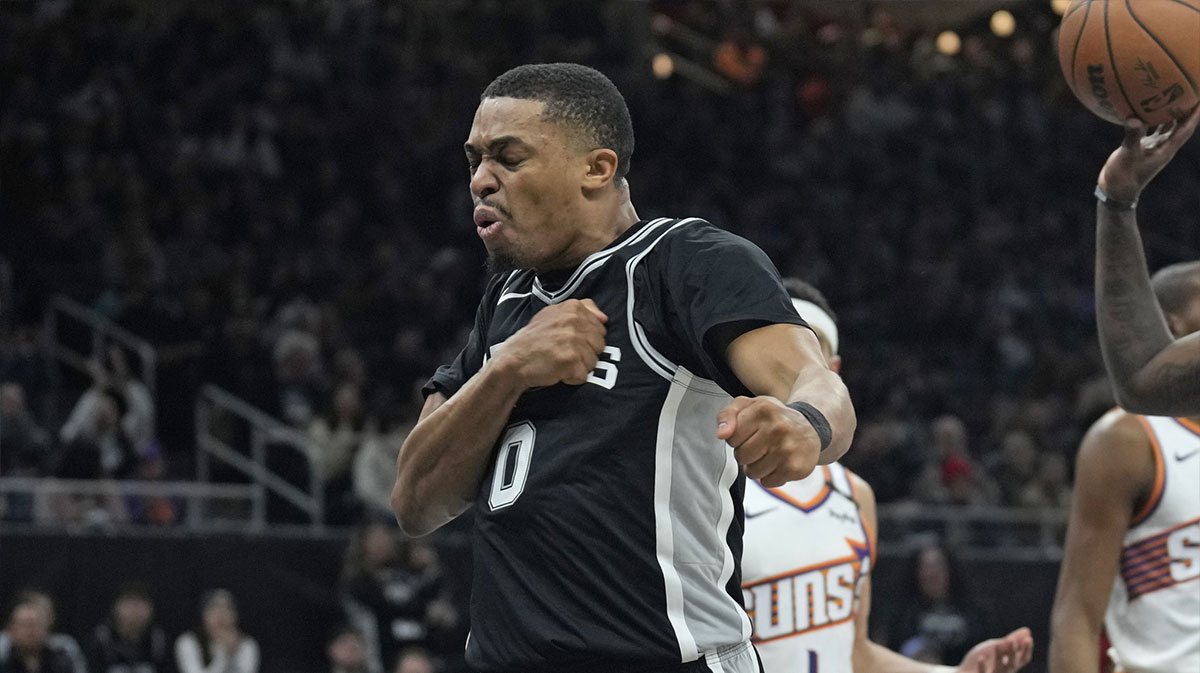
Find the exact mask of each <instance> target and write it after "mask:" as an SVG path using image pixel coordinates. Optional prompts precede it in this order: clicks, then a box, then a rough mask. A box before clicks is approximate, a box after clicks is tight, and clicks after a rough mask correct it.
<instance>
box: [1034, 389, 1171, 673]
mask: <svg viewBox="0 0 1200 673" xmlns="http://www.w3.org/2000/svg"><path fill="white" fill-rule="evenodd" d="M1139 425H1140V423H1139V421H1138V419H1137V417H1136V416H1132V415H1130V414H1127V413H1125V412H1123V411H1120V410H1116V411H1111V412H1109V413H1108V415H1106V416H1105V417H1104V418H1102V419H1100V420H1099V421H1097V422H1096V424H1095V425H1093V426H1092V428H1091V430H1089V431H1088V434H1087V435H1086V436H1085V437H1084V439H1083V444H1082V445H1081V446H1080V448H1079V457H1078V458H1077V459H1076V469H1075V474H1076V476H1075V493H1074V496H1073V498H1072V502H1071V520H1070V523H1069V524H1068V527H1067V541H1066V548H1065V549H1064V553H1063V562H1062V567H1061V569H1060V571H1059V576H1058V591H1057V593H1056V595H1055V597H1054V609H1053V611H1052V612H1051V617H1050V622H1051V637H1050V673H1094V672H1095V671H1096V670H1097V659H1098V656H1099V655H1098V653H1099V651H1100V630H1101V628H1103V626H1104V612H1105V610H1106V608H1107V606H1108V599H1109V596H1110V595H1111V593H1112V585H1113V579H1114V578H1115V577H1116V574H1117V566H1118V564H1119V562H1120V558H1121V543H1122V540H1123V538H1124V536H1125V531H1126V530H1128V528H1129V523H1130V521H1131V520H1132V518H1133V508H1134V506H1135V504H1136V503H1137V501H1138V499H1139V498H1140V497H1143V493H1144V492H1146V491H1149V485H1150V484H1151V483H1153V479H1154V459H1153V454H1152V453H1151V451H1152V449H1151V447H1150V442H1149V438H1148V437H1147V435H1146V433H1145V431H1144V430H1142V428H1141V427H1139Z"/></svg>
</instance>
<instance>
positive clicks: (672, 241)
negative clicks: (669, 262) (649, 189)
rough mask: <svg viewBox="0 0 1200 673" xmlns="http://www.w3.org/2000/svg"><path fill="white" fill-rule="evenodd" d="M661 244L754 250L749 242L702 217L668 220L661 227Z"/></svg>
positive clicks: (753, 246)
mask: <svg viewBox="0 0 1200 673" xmlns="http://www.w3.org/2000/svg"><path fill="white" fill-rule="evenodd" d="M662 231H663V233H662V242H661V244H662V245H664V246H669V247H672V248H675V247H687V246H712V245H722V246H750V247H752V248H756V247H757V246H755V245H754V244H753V243H751V242H750V241H749V240H747V239H745V238H742V237H741V236H738V235H737V234H735V233H733V232H732V231H728V230H726V229H722V228H721V227H718V226H717V225H715V224H713V223H712V222H709V221H708V220H706V219H704V218H702V217H680V218H676V219H672V220H669V221H667V222H665V223H664V224H663V225H662Z"/></svg>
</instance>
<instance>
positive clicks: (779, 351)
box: [717, 324, 857, 486]
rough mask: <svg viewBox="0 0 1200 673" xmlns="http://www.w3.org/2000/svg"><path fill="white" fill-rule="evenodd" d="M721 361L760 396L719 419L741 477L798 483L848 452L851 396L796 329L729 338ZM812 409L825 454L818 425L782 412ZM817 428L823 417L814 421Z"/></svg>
mask: <svg viewBox="0 0 1200 673" xmlns="http://www.w3.org/2000/svg"><path fill="white" fill-rule="evenodd" d="M726 358H727V360H728V362H729V366H730V368H731V369H732V370H733V373H734V374H735V375H736V376H737V377H738V380H740V381H741V382H742V384H743V385H745V386H746V388H747V389H749V390H750V392H752V393H754V394H755V395H756V396H757V397H753V398H749V397H738V398H736V399H735V400H734V401H733V402H732V403H731V404H730V405H729V406H728V407H726V408H725V409H724V410H723V411H722V412H721V414H720V415H719V416H718V418H717V424H718V426H717V436H718V437H720V438H721V439H725V440H726V441H728V442H729V444H730V445H731V446H733V447H734V451H735V455H736V456H737V460H738V462H739V463H740V464H742V465H743V466H745V469H746V475H747V476H748V477H750V478H752V479H759V480H761V481H762V483H763V485H764V486H780V485H782V484H784V483H786V482H788V481H793V480H795V479H803V478H804V477H806V476H808V474H809V473H810V472H812V470H813V468H814V467H816V466H817V465H818V464H825V463H831V462H833V461H835V460H837V459H838V458H839V457H840V456H841V455H842V454H844V453H845V452H846V450H847V449H848V448H850V440H851V439H852V438H853V436H854V428H855V425H856V423H857V420H856V418H855V415H854V405H852V404H851V403H850V393H849V392H848V391H847V390H846V385H845V384H844V383H842V379H841V377H839V376H838V375H837V374H836V373H835V372H833V370H831V369H829V365H828V364H826V362H825V356H824V355H823V354H822V353H821V347H820V344H819V343H818V342H817V337H816V335H814V334H813V331H812V330H810V329H808V328H807V327H801V326H798V325H785V324H777V325H768V326H766V327H760V328H758V329H755V330H751V331H749V332H746V333H745V334H743V335H741V336H739V337H738V338H736V339H734V340H733V341H732V342H731V343H730V344H729V347H728V348H727V350H726ZM793 402H798V403H802V404H807V405H811V407H812V408H814V409H815V410H816V412H818V413H819V414H820V415H821V416H822V417H823V420H824V422H826V423H828V427H827V432H828V433H829V435H828V437H829V443H828V446H826V447H824V448H822V446H821V445H822V440H821V438H820V436H819V432H818V429H817V428H816V427H815V426H816V424H815V423H814V422H813V421H812V420H810V419H809V418H808V417H806V416H805V415H804V414H803V413H801V412H799V411H796V410H795V409H793V408H789V407H787V406H785V405H786V404H788V403H793ZM817 422H818V423H819V422H821V419H818V421H817Z"/></svg>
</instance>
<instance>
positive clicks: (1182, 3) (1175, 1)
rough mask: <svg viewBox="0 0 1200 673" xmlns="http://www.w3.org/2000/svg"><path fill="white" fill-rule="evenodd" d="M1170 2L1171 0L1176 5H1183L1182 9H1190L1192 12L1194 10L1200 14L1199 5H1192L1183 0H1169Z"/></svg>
mask: <svg viewBox="0 0 1200 673" xmlns="http://www.w3.org/2000/svg"><path fill="white" fill-rule="evenodd" d="M1170 2H1173V3H1175V4H1177V5H1179V6H1180V7H1183V8H1184V9H1190V10H1192V11H1193V12H1196V13H1197V14H1200V7H1193V6H1191V5H1189V4H1187V3H1186V2H1184V1H1183V0H1170Z"/></svg>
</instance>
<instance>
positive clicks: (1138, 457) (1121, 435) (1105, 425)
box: [1076, 407, 1153, 472]
mask: <svg viewBox="0 0 1200 673" xmlns="http://www.w3.org/2000/svg"><path fill="white" fill-rule="evenodd" d="M1152 450H1153V441H1152V439H1151V437H1150V430H1149V429H1148V428H1147V426H1146V420H1145V418H1143V417H1142V416H1139V415H1137V414H1132V413H1129V412H1128V411H1125V410H1124V409H1122V408H1120V407H1116V408H1114V409H1112V410H1110V411H1108V412H1107V413H1106V414H1104V415H1103V416H1101V417H1100V418H1099V419H1097V420H1096V422H1095V423H1092V425H1091V427H1089V428H1088V430H1087V432H1086V433H1085V434H1084V436H1083V441H1082V443H1080V445H1079V456H1078V458H1077V459H1076V462H1077V464H1078V466H1079V467H1080V468H1083V469H1086V468H1088V467H1090V466H1103V467H1104V468H1106V469H1105V470H1104V471H1106V472H1107V471H1115V472H1122V471H1124V470H1129V469H1134V468H1137V467H1140V466H1142V465H1144V464H1146V463H1147V461H1148V460H1152V454H1151V451H1152Z"/></svg>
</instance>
